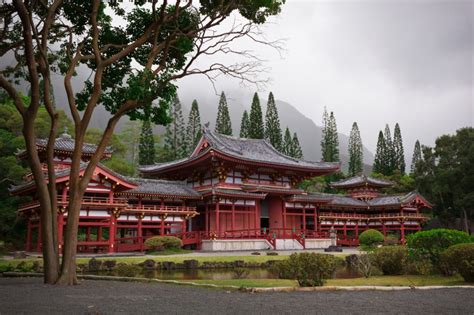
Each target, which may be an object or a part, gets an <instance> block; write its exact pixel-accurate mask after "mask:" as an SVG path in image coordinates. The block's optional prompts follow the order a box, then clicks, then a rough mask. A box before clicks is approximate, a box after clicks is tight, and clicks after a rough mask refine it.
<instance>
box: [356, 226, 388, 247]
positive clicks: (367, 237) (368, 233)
mask: <svg viewBox="0 0 474 315" xmlns="http://www.w3.org/2000/svg"><path fill="white" fill-rule="evenodd" d="M383 241H384V236H383V234H382V233H380V232H379V231H377V230H374V229H369V230H365V231H364V232H362V233H361V234H360V235H359V244H360V247H362V249H363V250H365V251H370V250H374V249H375V248H376V247H377V246H379V245H382V244H383Z"/></svg>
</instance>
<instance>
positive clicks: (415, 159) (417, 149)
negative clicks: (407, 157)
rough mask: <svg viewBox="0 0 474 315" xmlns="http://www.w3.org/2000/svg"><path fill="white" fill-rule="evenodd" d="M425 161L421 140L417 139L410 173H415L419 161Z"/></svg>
mask: <svg viewBox="0 0 474 315" xmlns="http://www.w3.org/2000/svg"><path fill="white" fill-rule="evenodd" d="M420 162H423V156H422V155H421V145H420V141H418V140H416V142H415V148H414V149H413V157H412V158H411V169H410V173H412V174H413V173H415V170H416V166H417V165H418V163H420Z"/></svg>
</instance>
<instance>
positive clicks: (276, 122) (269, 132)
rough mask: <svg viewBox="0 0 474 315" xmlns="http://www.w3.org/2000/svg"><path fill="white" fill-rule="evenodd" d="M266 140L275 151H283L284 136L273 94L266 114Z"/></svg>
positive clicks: (270, 95) (269, 97)
mask: <svg viewBox="0 0 474 315" xmlns="http://www.w3.org/2000/svg"><path fill="white" fill-rule="evenodd" d="M265 139H267V140H268V141H269V142H270V143H271V145H273V147H275V149H277V150H281V142H282V135H281V128H280V119H279V118H278V110H277V107H276V104H275V99H274V98H273V93H272V92H270V94H269V95H268V103H267V112H266V114H265Z"/></svg>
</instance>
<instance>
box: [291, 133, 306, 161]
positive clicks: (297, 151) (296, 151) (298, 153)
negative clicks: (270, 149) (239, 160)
mask: <svg viewBox="0 0 474 315" xmlns="http://www.w3.org/2000/svg"><path fill="white" fill-rule="evenodd" d="M292 142H293V143H292V144H293V145H292V147H293V149H292V155H291V156H292V157H294V158H297V159H302V158H303V150H302V149H301V146H300V141H299V140H298V135H297V134H296V132H295V133H293V140H292Z"/></svg>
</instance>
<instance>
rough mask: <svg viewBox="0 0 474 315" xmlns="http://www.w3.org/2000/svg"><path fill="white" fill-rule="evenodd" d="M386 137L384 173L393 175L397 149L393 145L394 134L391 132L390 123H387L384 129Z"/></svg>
mask: <svg viewBox="0 0 474 315" xmlns="http://www.w3.org/2000/svg"><path fill="white" fill-rule="evenodd" d="M384 138H385V157H384V167H385V172H384V175H392V174H393V170H394V168H395V150H394V147H393V140H392V135H391V133H390V127H389V126H388V124H386V125H385V131H384Z"/></svg>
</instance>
